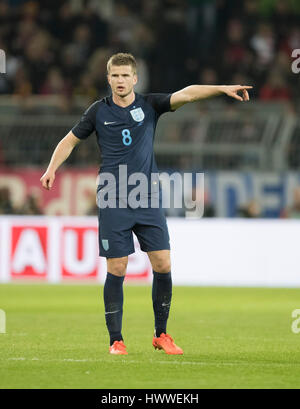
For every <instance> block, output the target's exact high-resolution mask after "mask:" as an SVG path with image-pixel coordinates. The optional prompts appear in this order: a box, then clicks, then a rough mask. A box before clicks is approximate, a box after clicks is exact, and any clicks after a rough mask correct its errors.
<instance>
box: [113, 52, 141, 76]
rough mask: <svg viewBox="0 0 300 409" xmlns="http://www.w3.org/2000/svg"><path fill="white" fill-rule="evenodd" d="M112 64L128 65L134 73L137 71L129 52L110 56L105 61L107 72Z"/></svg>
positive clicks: (134, 61)
mask: <svg viewBox="0 0 300 409" xmlns="http://www.w3.org/2000/svg"><path fill="white" fill-rule="evenodd" d="M112 65H116V66H121V65H130V66H131V68H132V71H133V72H134V74H136V72H137V69H136V68H137V64H136V60H135V58H134V56H133V55H132V54H129V53H118V54H114V55H112V56H111V57H110V59H109V60H108V62H107V73H108V74H109V72H110V68H111V66H112Z"/></svg>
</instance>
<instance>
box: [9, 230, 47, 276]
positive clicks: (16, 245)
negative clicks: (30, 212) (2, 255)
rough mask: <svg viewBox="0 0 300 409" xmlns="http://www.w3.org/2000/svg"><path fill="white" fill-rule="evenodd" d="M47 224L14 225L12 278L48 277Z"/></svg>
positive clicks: (11, 260)
mask: <svg viewBox="0 0 300 409" xmlns="http://www.w3.org/2000/svg"><path fill="white" fill-rule="evenodd" d="M47 233H48V227H47V226H27V225H23V226H22V225H21V226H12V228H11V254H10V268H11V271H10V274H11V277H12V278H14V279H15V278H38V279H46V277H47V270H48V253H47Z"/></svg>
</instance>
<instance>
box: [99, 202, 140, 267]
mask: <svg viewBox="0 0 300 409" xmlns="http://www.w3.org/2000/svg"><path fill="white" fill-rule="evenodd" d="M98 221H99V232H98V233H99V255H100V256H102V257H106V258H107V259H109V258H124V257H127V256H128V255H129V254H132V253H134V243H133V236H132V226H133V224H134V221H133V220H132V216H131V210H130V209H118V208H115V209H114V208H112V209H110V208H104V209H100V210H99V215H98ZM115 263H116V262H115Z"/></svg>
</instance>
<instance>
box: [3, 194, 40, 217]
mask: <svg viewBox="0 0 300 409" xmlns="http://www.w3.org/2000/svg"><path fill="white" fill-rule="evenodd" d="M1 214H8V215H32V216H36V215H41V214H43V210H42V207H41V206H40V204H39V200H38V196H37V195H36V194H35V193H34V192H32V193H31V194H28V196H27V197H26V199H25V200H24V202H23V203H22V204H21V205H20V206H15V205H14V202H13V200H12V198H11V194H10V190H9V189H8V188H7V187H2V188H0V215H1Z"/></svg>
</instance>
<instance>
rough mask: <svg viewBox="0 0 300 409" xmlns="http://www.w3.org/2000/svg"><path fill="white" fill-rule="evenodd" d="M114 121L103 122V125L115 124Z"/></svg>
mask: <svg viewBox="0 0 300 409" xmlns="http://www.w3.org/2000/svg"><path fill="white" fill-rule="evenodd" d="M115 123H116V122H106V121H105V122H104V125H112V124H115Z"/></svg>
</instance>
